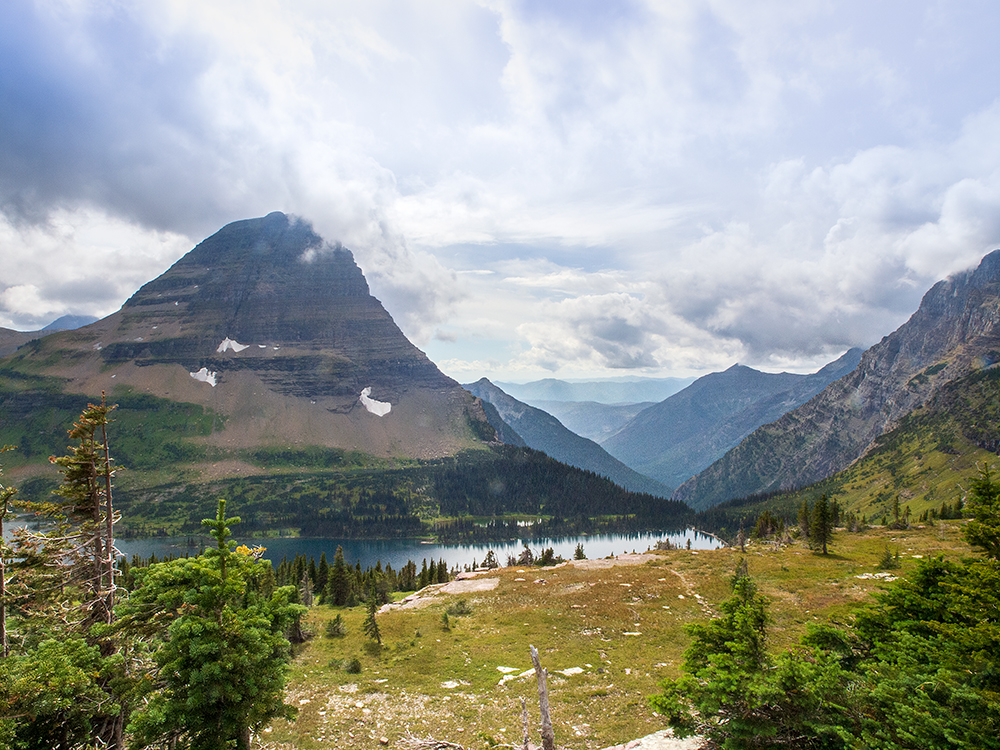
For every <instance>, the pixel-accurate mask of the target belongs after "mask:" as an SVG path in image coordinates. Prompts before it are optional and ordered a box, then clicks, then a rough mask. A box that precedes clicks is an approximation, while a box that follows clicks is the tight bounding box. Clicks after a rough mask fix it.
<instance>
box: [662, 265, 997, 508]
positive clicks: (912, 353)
mask: <svg viewBox="0 0 1000 750" xmlns="http://www.w3.org/2000/svg"><path fill="white" fill-rule="evenodd" d="M997 361H1000V251H995V252H993V253H990V254H989V255H987V256H986V257H985V258H983V260H982V262H981V263H980V265H979V267H978V268H976V269H975V270H972V271H967V272H964V273H960V274H957V275H955V276H953V277H951V278H949V279H947V280H945V281H941V282H939V283H938V284H935V285H934V287H932V288H931V290H930V291H928V292H927V294H926V295H924V298H923V300H922V302H921V304H920V308H919V309H918V310H917V312H915V313H914V314H913V316H912V317H911V318H910V319H909V320H908V321H907V322H906V323H905V324H903V325H902V326H901V327H900V328H899V329H898V330H896V331H895V332H894V333H892V334H890V335H889V336H886V337H885V338H884V339H882V341H881V342H879V343H878V344H876V345H875V346H873V347H871V348H870V349H869V350H868V351H866V352H865V353H864V355H863V356H862V358H861V363H860V364H859V365H858V367H857V368H856V369H855V370H854V371H853V372H852V373H850V374H849V375H847V376H846V377H844V378H842V379H840V380H838V381H836V382H835V383H833V384H831V385H830V386H829V387H827V388H826V390H824V391H823V392H822V393H821V394H819V395H818V396H816V397H815V398H813V399H812V400H811V401H809V402H808V403H806V404H804V405H803V406H800V407H799V408H797V409H795V410H793V411H790V412H788V413H787V414H785V415H784V416H783V417H781V418H780V419H778V420H777V421H775V422H773V423H771V424H768V425H765V426H763V427H760V428H758V429H757V430H755V431H754V432H753V433H751V434H750V435H749V436H748V437H747V438H746V439H744V440H743V441H742V442H741V443H740V444H739V445H738V446H736V447H735V448H733V449H732V450H730V451H729V452H728V453H726V455H725V456H724V457H723V458H721V459H720V460H719V461H717V462H715V463H714V464H712V465H711V466H710V467H708V468H707V469H705V470H704V471H703V472H701V473H700V474H698V475H697V476H695V477H693V478H692V479H690V480H689V481H688V482H685V483H684V484H683V485H681V486H680V487H679V488H678V489H677V491H676V493H675V494H674V497H675V498H676V499H679V500H683V501H685V502H687V503H689V504H690V505H692V506H693V507H696V508H699V509H703V508H707V507H710V506H712V505H715V504H717V503H720V502H723V501H725V500H729V499H732V498H738V497H743V496H747V495H752V494H760V493H767V492H774V491H779V490H786V489H790V488H794V487H803V486H806V485H808V484H811V483H813V482H816V481H819V480H820V479H823V478H824V477H827V476H830V475H831V474H834V473H836V472H837V471H840V470H841V469H843V468H845V467H846V466H848V465H849V464H850V463H851V462H853V461H855V460H857V459H858V458H859V457H861V456H863V455H864V454H865V453H866V452H867V451H868V450H870V449H871V448H872V447H873V446H874V444H875V441H876V440H877V438H878V437H879V436H881V435H883V434H885V433H886V432H888V431H889V430H891V429H893V427H895V426H896V425H897V424H898V423H899V421H900V420H901V419H903V418H904V417H905V416H906V415H907V414H909V413H910V412H911V411H913V410H914V409H915V408H917V407H919V406H921V405H922V404H925V403H927V402H928V401H929V400H930V399H931V398H933V396H934V395H935V394H936V393H937V392H938V391H939V390H940V389H941V388H942V387H943V386H944V385H946V384H947V383H949V382H951V381H954V380H957V379H959V378H962V377H964V376H966V375H968V374H971V373H973V372H976V371H979V370H982V369H983V368H986V367H989V366H991V365H992V364H994V363H996V362H997Z"/></svg>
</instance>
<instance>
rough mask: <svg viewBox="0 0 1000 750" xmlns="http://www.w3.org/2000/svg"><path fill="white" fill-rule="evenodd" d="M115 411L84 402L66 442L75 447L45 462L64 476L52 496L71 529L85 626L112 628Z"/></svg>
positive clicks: (74, 571)
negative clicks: (111, 429)
mask: <svg viewBox="0 0 1000 750" xmlns="http://www.w3.org/2000/svg"><path fill="white" fill-rule="evenodd" d="M115 408H116V406H114V405H112V406H108V405H107V403H106V401H105V400H104V398H103V396H102V398H101V405H100V406H96V405H94V404H88V405H87V408H86V409H84V411H83V412H82V413H81V414H80V417H79V419H78V421H77V422H75V423H74V424H73V428H72V429H71V430H70V431H69V437H70V439H72V440H76V441H78V444H77V445H71V446H69V449H68V450H69V453H67V454H66V455H65V456H58V457H56V456H53V457H51V458H50V459H49V461H51V462H52V463H53V464H56V465H57V466H59V467H60V471H62V474H63V483H62V485H60V487H59V488H58V489H57V490H56V491H55V494H57V495H59V496H60V497H62V498H63V502H62V512H63V513H64V514H65V517H66V519H67V521H68V522H69V524H71V526H72V528H73V530H74V531H73V532H72V542H71V545H70V547H69V548H68V550H67V553H68V556H69V559H70V560H71V561H74V560H75V564H74V565H73V567H72V569H71V572H72V575H73V578H74V579H75V580H74V581H73V583H77V584H79V585H81V586H82V588H83V589H84V591H86V592H87V596H86V600H85V602H84V610H85V611H86V612H87V613H88V615H87V617H86V618H85V622H86V623H87V624H92V623H96V622H103V623H105V624H111V622H112V619H113V611H114V606H115V595H114V588H115V585H114V577H115V554H114V509H113V508H112V498H111V479H112V476H113V474H114V470H113V469H112V467H111V464H112V460H111V453H110V451H109V449H108V434H107V425H108V422H109V421H110V419H109V414H110V413H111V412H112V411H113V410H114V409H115Z"/></svg>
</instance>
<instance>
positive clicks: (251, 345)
mask: <svg viewBox="0 0 1000 750" xmlns="http://www.w3.org/2000/svg"><path fill="white" fill-rule="evenodd" d="M37 343H38V346H36V347H33V348H28V347H26V348H23V349H22V350H21V351H20V352H19V353H18V355H17V356H19V357H21V358H22V360H32V361H31V362H28V361H25V363H24V364H25V365H29V366H31V367H34V368H39V367H41V368H42V370H43V372H45V373H46V374H51V375H55V376H57V377H59V378H61V379H63V380H64V381H65V382H67V384H68V385H67V387H68V388H70V389H73V390H76V391H77V392H80V393H87V394H94V395H96V396H98V397H99V395H100V393H101V391H102V390H107V391H108V392H109V393H111V392H112V391H113V390H114V389H115V388H121V387H128V388H133V389H135V390H139V391H142V392H145V393H149V394H152V395H156V396H160V397H163V398H170V399H172V400H177V401H184V402H193V403H197V404H203V405H206V406H210V407H211V408H212V409H214V410H216V411H217V412H219V413H221V414H222V415H223V416H224V417H225V418H226V420H227V421H226V428H225V430H223V431H222V433H220V434H219V435H218V436H216V435H213V438H212V439H213V440H215V441H218V442H222V443H225V444H226V445H233V446H239V445H245V446H248V447H252V446H254V445H258V444H260V443H262V442H264V443H272V444H289V443H292V444H304V445H310V444H312V445H324V446H332V447H338V448H349V449H356V450H360V451H363V452H366V453H372V454H375V455H404V456H414V457H432V456H441V455H450V454H453V453H454V452H455V451H457V450H461V449H463V448H467V447H470V446H473V445H477V444H479V440H482V439H489V438H491V437H492V436H493V430H492V428H491V427H489V425H488V423H487V421H486V416H485V414H484V413H483V410H482V407H481V406H480V405H477V404H476V403H475V401H474V399H473V398H472V397H471V396H470V395H469V394H467V393H466V392H465V391H463V390H462V389H461V387H460V386H459V385H458V384H457V383H456V382H455V381H454V380H452V379H451V378H449V377H447V376H446V375H444V374H443V373H442V372H441V371H440V370H438V368H437V367H436V366H435V365H434V363H432V362H431V361H430V360H429V359H428V358H427V356H426V355H425V354H424V353H423V352H421V351H420V350H419V349H418V348H417V347H415V346H414V345H413V344H412V343H411V342H410V341H409V340H408V339H407V338H406V336H405V335H404V334H403V333H402V331H400V329H399V328H398V327H397V326H396V324H395V322H394V321H393V319H392V317H391V316H390V315H389V313H388V312H387V311H386V310H385V308H384V307H383V306H382V304H381V303H380V302H379V301H378V300H377V299H375V297H373V296H372V295H371V293H370V291H369V288H368V283H367V282H366V280H365V277H364V274H363V273H362V271H361V269H360V268H359V267H358V265H357V264H356V263H355V261H354V256H353V255H352V254H351V252H350V251H349V250H347V249H346V248H344V247H342V246H341V245H340V244H339V243H330V242H326V241H325V240H323V238H322V237H320V236H319V235H318V234H317V233H316V232H315V231H314V230H313V228H312V226H311V225H310V224H309V223H308V222H306V221H304V220H302V219H298V218H296V217H291V216H286V215H285V214H283V213H280V212H274V213H271V214H268V215H267V216H264V217H261V218H257V219H247V220H244V221H237V222H233V223H232V224H229V225H227V226H225V227H223V228H222V229H220V230H219V231H218V232H216V233H215V234H213V235H212V236H211V237H209V238H207V239H206V240H204V241H203V242H201V243H199V244H198V245H197V247H195V248H194V249H193V250H191V251H190V252H189V253H187V254H186V255H185V256H184V257H183V258H181V259H180V260H178V261H177V262H176V263H174V265H173V266H171V267H170V268H169V269H168V270H167V271H166V272H164V273H163V274H162V275H161V276H159V277H158V278H156V279H154V280H153V281H150V282H149V283H147V284H145V285H144V286H143V287H142V288H141V289H139V290H138V291H137V292H136V293H135V294H134V295H132V297H131V298H130V299H129V300H128V301H127V302H126V303H125V304H124V305H123V306H122V308H121V310H119V311H118V312H117V313H115V314H113V315H111V316H109V317H107V318H105V319H104V320H101V321H98V322H97V323H94V324H93V325H91V326H88V327H86V328H82V329H79V330H77V331H70V332H65V333H57V334H52V335H51V336H47V337H46V338H44V339H41V340H40V341H39V342H37ZM40 363H44V364H40Z"/></svg>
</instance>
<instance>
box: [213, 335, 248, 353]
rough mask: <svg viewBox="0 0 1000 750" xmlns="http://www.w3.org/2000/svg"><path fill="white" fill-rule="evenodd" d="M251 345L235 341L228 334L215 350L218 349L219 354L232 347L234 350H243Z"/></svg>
mask: <svg viewBox="0 0 1000 750" xmlns="http://www.w3.org/2000/svg"><path fill="white" fill-rule="evenodd" d="M249 346H250V344H241V343H239V342H238V341H233V340H232V339H231V338H229V337H228V336H226V338H224V339H222V343H221V344H219V348H218V349H216V350H215V351H217V352H218V353H219V354H222V353H223V352H226V351H228V350H230V349H232V350H233V351H234V352H241V351H243V350H244V349H246V348H247V347H249Z"/></svg>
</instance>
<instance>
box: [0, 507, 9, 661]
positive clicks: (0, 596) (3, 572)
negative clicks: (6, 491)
mask: <svg viewBox="0 0 1000 750" xmlns="http://www.w3.org/2000/svg"><path fill="white" fill-rule="evenodd" d="M0 491H2V488H0ZM6 515H7V498H4V501H3V508H0V540H2V539H3V519H4V516H6ZM9 654H10V648H9V647H8V645H7V568H6V566H5V565H4V561H3V552H2V551H0V657H4V656H8V655H9Z"/></svg>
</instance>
